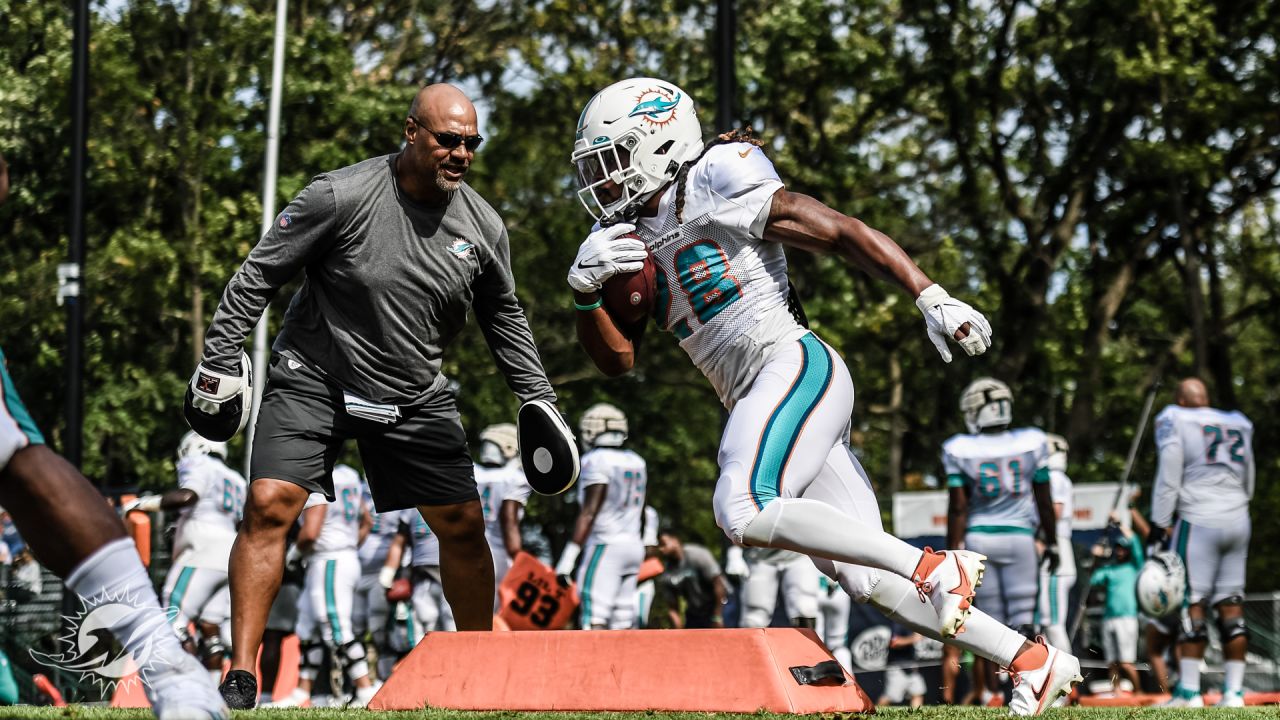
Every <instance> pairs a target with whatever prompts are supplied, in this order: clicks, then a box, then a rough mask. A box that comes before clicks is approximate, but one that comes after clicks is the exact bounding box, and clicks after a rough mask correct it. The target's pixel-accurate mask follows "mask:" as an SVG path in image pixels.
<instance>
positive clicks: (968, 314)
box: [916, 283, 991, 362]
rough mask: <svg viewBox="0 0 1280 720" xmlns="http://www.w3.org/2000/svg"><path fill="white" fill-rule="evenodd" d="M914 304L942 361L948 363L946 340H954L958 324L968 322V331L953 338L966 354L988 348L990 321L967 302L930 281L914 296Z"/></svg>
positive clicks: (949, 351) (949, 356) (975, 353)
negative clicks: (966, 333)
mask: <svg viewBox="0 0 1280 720" xmlns="http://www.w3.org/2000/svg"><path fill="white" fill-rule="evenodd" d="M916 307H918V308H920V312H921V313H923V314H924V325H925V328H926V329H927V330H928V331H929V339H930V340H932V341H933V346H934V347H936V348H938V354H939V355H941V356H942V360H943V361H944V362H951V349H950V348H949V347H947V340H948V339H951V340H955V337H956V331H957V330H959V329H960V326H961V325H964V324H965V323H969V334H968V336H966V337H965V338H963V339H961V340H955V341H956V342H957V343H959V344H960V347H962V348H964V351H965V352H966V353H968V354H969V355H971V356H972V355H981V354H982V353H984V352H986V351H987V348H989V347H991V323H988V322H987V319H986V318H985V317H983V315H982V313H980V312H978V311H977V310H974V309H973V308H972V307H970V306H969V304H968V303H966V302H962V301H960V300H956V299H955V298H953V297H951V296H950V295H948V294H947V291H946V290H943V289H942V286H941V285H938V284H936V283H935V284H933V285H930V286H929V287H927V288H925V289H924V291H923V292H921V293H920V297H918V298H916Z"/></svg>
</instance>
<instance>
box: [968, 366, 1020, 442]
mask: <svg viewBox="0 0 1280 720" xmlns="http://www.w3.org/2000/svg"><path fill="white" fill-rule="evenodd" d="M960 411H961V412H962V413H964V424H965V426H966V427H968V428H969V432H970V433H978V432H981V431H983V430H988V429H990V430H998V429H1003V428H1007V427H1008V426H1009V425H1010V424H1011V423H1013V393H1012V392H1011V391H1010V390H1009V386H1008V385H1005V384H1004V383H1002V382H1000V381H999V380H996V379H995V378H989V377H984V378H978V379H977V380H974V381H973V382H971V383H969V386H968V387H966V388H965V389H964V392H962V393H961V394H960Z"/></svg>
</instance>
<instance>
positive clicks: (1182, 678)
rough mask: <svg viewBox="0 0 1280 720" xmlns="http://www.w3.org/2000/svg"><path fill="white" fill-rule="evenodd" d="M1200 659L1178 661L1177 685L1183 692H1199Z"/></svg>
mask: <svg viewBox="0 0 1280 720" xmlns="http://www.w3.org/2000/svg"><path fill="white" fill-rule="evenodd" d="M1200 662H1201V661H1200V658H1182V659H1181V660H1179V661H1178V684H1179V685H1181V686H1182V688H1183V689H1184V690H1190V691H1191V692H1194V693H1199V692H1200Z"/></svg>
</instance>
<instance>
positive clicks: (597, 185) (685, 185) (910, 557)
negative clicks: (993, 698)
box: [568, 78, 1080, 714]
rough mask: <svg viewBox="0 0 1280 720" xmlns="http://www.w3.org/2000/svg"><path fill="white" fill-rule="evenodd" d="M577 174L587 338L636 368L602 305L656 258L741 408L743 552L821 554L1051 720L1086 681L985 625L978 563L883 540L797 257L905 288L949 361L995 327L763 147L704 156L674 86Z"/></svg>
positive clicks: (730, 518) (718, 512) (576, 158)
mask: <svg viewBox="0 0 1280 720" xmlns="http://www.w3.org/2000/svg"><path fill="white" fill-rule="evenodd" d="M571 160H572V162H574V163H575V165H576V166H577V169H578V181H579V187H580V189H579V192H578V197H579V199H580V200H581V201H582V203H583V206H584V207H585V208H586V209H587V211H588V212H589V213H591V215H592V216H593V217H594V218H595V219H596V220H597V225H596V226H595V227H593V228H592V230H591V232H590V233H589V234H588V236H587V239H586V240H585V241H584V242H583V243H582V245H581V246H580V247H579V249H578V254H577V257H575V258H574V260H573V264H572V267H571V269H570V271H569V277H568V282H569V285H570V286H571V287H572V288H573V290H574V305H575V308H576V309H577V311H578V315H577V331H578V338H579V341H580V342H581V344H582V345H583V347H584V348H585V349H586V350H587V353H588V354H589V355H590V356H591V358H592V360H593V361H594V362H595V364H596V366H597V367H598V368H599V369H600V370H601V371H603V372H604V373H605V374H607V375H611V376H616V375H621V374H623V373H625V372H627V371H628V370H630V369H631V368H632V367H633V366H634V364H635V360H636V353H637V351H638V347H637V344H636V343H637V340H638V339H639V337H640V335H641V334H642V333H643V331H644V324H645V323H644V321H643V320H642V321H640V322H636V323H635V324H634V325H631V324H625V325H626V326H625V327H620V326H619V325H618V324H617V323H616V322H615V321H614V319H613V317H612V316H611V315H610V314H609V312H608V311H607V310H605V309H603V308H602V305H603V300H602V298H601V295H600V291H601V289H602V287H603V285H604V283H605V282H607V281H608V280H609V279H610V278H611V277H613V276H614V275H617V274H618V273H633V272H637V271H639V270H641V269H642V268H643V267H644V263H645V262H646V260H650V261H651V262H652V263H653V269H654V271H655V275H656V283H655V292H654V298H653V303H654V308H653V311H654V317H655V318H656V320H657V321H658V324H659V325H660V326H661V327H662V328H663V329H665V330H667V331H669V332H671V333H672V334H674V335H675V336H676V338H677V339H678V340H679V342H680V345H681V347H682V348H683V349H684V350H685V351H686V352H687V353H688V354H689V356H690V359H691V360H692V361H693V363H694V365H696V366H697V367H698V368H699V369H700V370H702V372H703V373H704V374H705V375H706V376H707V378H708V380H709V381H710V382H711V385H712V387H713V388H714V389H715V390H716V393H717V394H718V395H719V397H720V399H721V402H722V403H723V404H724V406H725V408H726V409H727V410H728V412H729V417H728V422H727V423H726V426H725V431H724V438H723V440H722V442H721V446H720V452H719V458H718V460H719V465H720V477H719V480H718V481H717V484H716V491H715V495H714V498H713V506H714V509H715V516H716V521H717V523H718V524H719V525H720V527H721V529H722V530H724V532H725V534H726V535H728V536H729V538H730V540H731V541H733V542H735V543H740V544H745V545H759V546H766V547H781V548H785V549H788V550H795V551H797V552H802V553H805V554H807V555H811V556H813V557H816V558H818V560H816V561H815V562H817V563H818V564H819V569H820V570H822V571H823V572H824V573H825V574H827V575H828V576H830V577H834V578H839V579H840V583H841V585H842V586H843V587H844V588H845V590H846V591H847V592H849V593H850V594H851V595H852V596H853V597H854V598H855V599H856V600H859V601H865V602H871V603H872V604H874V605H875V606H876V607H877V608H881V609H882V610H884V611H885V612H886V613H889V614H891V615H893V616H894V617H895V618H897V619H899V621H900V622H902V623H904V624H906V625H908V626H909V627H911V628H912V629H915V630H917V631H919V632H921V633H924V634H926V635H930V636H932V637H947V638H954V642H957V643H960V644H962V645H965V646H966V647H971V648H972V649H973V650H974V652H976V653H979V654H982V655H984V656H986V657H988V658H992V659H995V660H996V661H997V662H998V663H999V664H1000V665H1002V666H1008V667H1011V668H1012V669H1013V671H1014V672H1017V673H1019V675H1020V677H1021V679H1022V680H1023V682H1022V683H1021V685H1020V686H1019V689H1018V690H1017V691H1016V693H1015V695H1016V697H1015V699H1014V706H1015V710H1017V711H1018V712H1022V713H1026V714H1033V713H1039V712H1040V711H1041V710H1042V709H1043V707H1044V706H1045V705H1046V704H1047V703H1048V702H1050V701H1052V700H1053V699H1055V698H1056V697H1057V696H1058V695H1060V694H1061V693H1063V692H1065V691H1067V690H1068V689H1069V687H1070V685H1071V683H1072V682H1076V681H1078V680H1079V678H1080V674H1079V663H1078V661H1077V660H1076V659H1075V658H1074V657H1072V656H1071V655H1070V654H1069V653H1064V652H1061V651H1059V650H1057V649H1055V648H1051V647H1048V646H1047V645H1042V644H1039V643H1033V642H1030V641H1028V640H1027V639H1026V638H1024V637H1022V636H1021V635H1019V634H1018V633H1016V632H1014V631H1012V630H1010V629H1008V628H1007V627H1004V626H1003V625H1001V624H1000V623H998V622H996V621H994V620H992V619H991V618H990V617H987V616H986V615H984V614H982V613H980V612H973V613H971V612H970V611H971V607H970V605H971V602H972V598H973V591H974V588H975V587H976V586H977V584H978V583H979V582H980V580H981V572H982V569H983V564H982V560H983V558H982V557H981V555H979V554H977V553H970V552H965V551H951V550H948V551H945V552H936V553H935V552H921V551H920V550H919V549H917V548H914V547H912V546H910V545H909V544H907V543H905V542H903V541H901V540H899V539H897V538H895V537H893V536H892V535H889V534H888V533H885V532H884V530H883V527H882V525H881V519H880V507H879V503H878V502H877V501H876V498H875V493H874V491H873V490H872V488H871V483H870V481H869V480H868V478H867V476H866V473H865V472H864V471H863V470H862V467H861V465H860V464H859V463H858V461H857V459H856V458H855V457H854V455H853V453H852V451H851V450H850V449H849V445H848V431H847V429H848V425H849V418H850V416H851V415H852V412H853V380H852V378H851V377H850V375H849V371H848V368H847V366H846V365H845V363H844V361H843V359H841V358H840V356H839V355H838V354H837V353H836V352H835V350H834V349H832V348H831V347H830V346H829V345H827V344H826V343H824V342H823V341H822V340H821V339H819V338H818V336H817V335H815V334H814V333H812V332H811V331H809V330H808V329H807V328H806V327H804V324H803V322H802V313H800V312H792V307H791V306H792V305H794V303H789V302H788V298H789V295H790V294H791V293H790V283H789V282H788V279H787V260H786V255H785V251H784V246H791V247H792V248H798V249H801V250H806V251H811V252H822V253H838V254H839V255H840V256H841V257H842V258H844V259H846V260H848V261H849V262H850V263H852V264H854V265H856V266H858V267H860V268H862V269H864V270H866V271H867V272H869V273H871V274H873V275H875V276H876V277H879V278H883V279H886V280H889V281H892V282H895V283H896V284H897V285H899V286H900V287H902V288H903V289H904V290H906V291H907V292H909V293H910V294H911V296H912V297H914V298H915V300H916V306H917V308H918V309H919V310H920V312H921V313H922V314H923V316H924V319H925V325H926V329H927V331H928V335H929V338H930V340H931V341H932V343H933V345H934V347H935V348H936V349H937V351H938V352H939V354H941V355H942V357H943V359H944V360H946V361H950V359H951V350H950V349H949V348H948V342H957V343H959V344H960V345H961V346H962V347H963V348H964V349H965V351H966V352H967V353H968V354H970V355H976V354H979V353H982V352H984V351H985V350H986V349H987V347H988V346H989V345H990V341H991V327H990V325H989V324H988V323H987V321H986V318H984V317H983V316H982V314H981V313H979V312H977V311H975V310H974V309H973V308H971V307H970V306H969V305H967V304H965V303H963V302H960V301H959V300H956V299H954V298H952V297H951V296H950V295H949V294H948V293H947V292H946V291H945V290H944V289H942V287H941V286H939V285H937V284H935V283H933V281H932V280H930V279H929V277H928V276H927V275H925V274H924V273H923V272H922V271H921V270H920V269H919V268H918V267H916V265H915V263H914V262H913V261H912V260H911V258H910V257H909V256H908V255H907V254H906V253H905V252H903V250H902V248H900V247H899V246H898V245H897V244H896V243H894V242H893V240H891V239H890V238H889V237H888V236H886V235H884V234H883V233H880V232H878V231H876V230H873V229H871V228H870V227H868V226H867V225H866V224H864V223H862V222H861V221H859V220H857V219H855V218H852V217H849V216H847V215H844V214H841V213H839V212H837V211H835V210H833V209H831V208H829V207H827V206H826V205H823V204H822V203H820V202H818V201H817V200H815V199H813V198H811V197H808V196H805V195H802V194H799V193H795V192H791V191H788V190H787V189H786V188H785V187H784V186H783V183H782V181H781V179H779V177H778V174H777V172H776V171H775V170H774V168H773V164H772V163H771V162H770V161H769V159H768V158H767V157H766V155H765V151H764V150H763V149H762V148H761V143H760V142H759V141H752V139H751V138H750V136H749V134H746V133H740V132H737V131H735V132H733V133H726V134H724V135H721V136H719V138H717V139H716V140H713V141H712V142H710V143H704V142H703V140H702V128H701V127H700V126H699V125H698V119H697V113H696V110H695V107H694V102H693V99H692V98H691V97H689V95H688V94H687V93H686V92H685V91H684V90H682V89H681V88H679V87H677V86H675V85H673V84H671V83H669V82H666V81H664V80H660V79H657V78H631V79H628V80H624V81H621V82H618V83H614V84H613V85H610V86H609V87H607V88H605V89H604V90H602V91H600V92H598V93H597V94H596V95H595V96H594V97H592V98H591V100H590V101H588V102H587V104H586V106H585V107H584V108H583V110H582V113H581V115H580V117H579V121H578V126H577V134H576V137H575V141H574V151H573V155H572V157H571ZM628 233H634V234H635V235H636V237H634V238H632V237H623V236H624V235H627V234H628ZM962 626H963V627H965V628H966V632H965V633H964V634H963V635H960V629H961V627H962ZM1033 688H1035V689H1034V690H1033Z"/></svg>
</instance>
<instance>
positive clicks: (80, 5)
mask: <svg viewBox="0 0 1280 720" xmlns="http://www.w3.org/2000/svg"><path fill="white" fill-rule="evenodd" d="M73 22H74V28H73V31H72V32H73V34H74V41H73V45H72V58H71V218H70V227H69V233H70V234H69V237H68V247H67V263H66V264H65V265H64V266H62V267H61V268H59V272H58V278H59V288H58V300H59V302H60V303H65V304H66V307H67V357H66V378H67V380H66V382H67V399H66V419H67V428H66V436H65V441H64V442H63V446H62V454H63V455H64V456H66V458H67V460H69V461H70V462H71V464H72V465H75V466H76V467H80V463H81V460H82V456H81V448H82V446H83V442H84V441H83V432H84V393H83V382H82V378H83V375H84V306H83V305H82V304H81V303H80V277H81V269H82V268H83V267H84V206H85V201H84V196H85V166H86V164H87V159H86V155H87V154H88V153H87V149H86V144H87V143H86V136H87V134H88V130H87V126H88V104H89V0H77V2H76V3H75V15H74V19H73ZM100 482H101V479H100Z"/></svg>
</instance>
